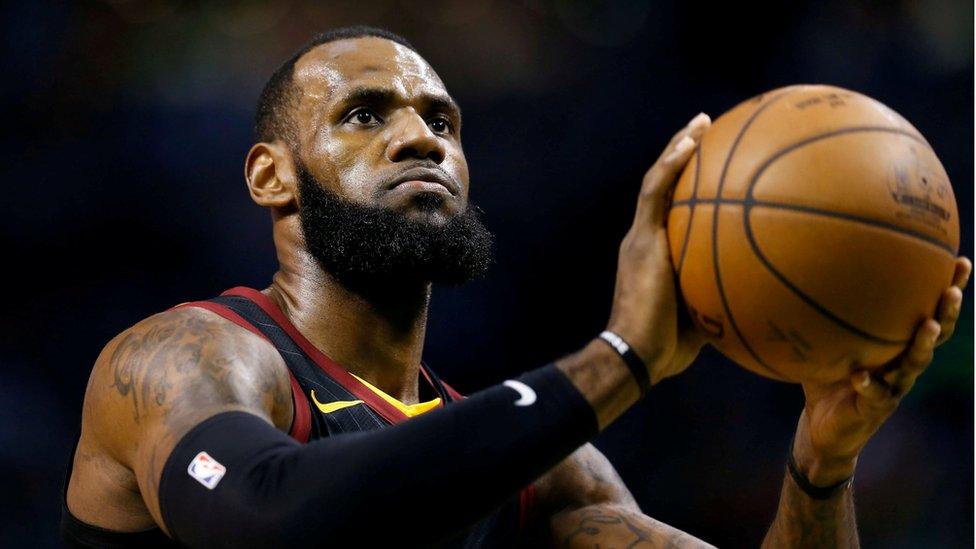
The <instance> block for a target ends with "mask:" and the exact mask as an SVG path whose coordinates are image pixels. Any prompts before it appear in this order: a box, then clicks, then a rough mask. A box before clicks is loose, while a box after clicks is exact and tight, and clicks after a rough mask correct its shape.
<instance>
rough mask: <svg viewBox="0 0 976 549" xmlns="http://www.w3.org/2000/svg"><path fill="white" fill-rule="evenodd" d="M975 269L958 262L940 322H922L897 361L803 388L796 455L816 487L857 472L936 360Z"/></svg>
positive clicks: (963, 260)
mask: <svg viewBox="0 0 976 549" xmlns="http://www.w3.org/2000/svg"><path fill="white" fill-rule="evenodd" d="M972 268H973V265H972V263H971V262H970V261H969V259H967V258H965V257H960V258H958V259H957V260H956V270H955V273H954V275H953V280H952V285H951V286H950V287H949V288H948V289H947V290H946V291H945V292H944V293H943V294H942V299H941V300H940V303H939V308H938V313H937V316H938V321H936V320H934V319H931V318H930V319H926V320H925V321H924V322H922V324H921V325H920V326H919V328H918V330H917V331H916V332H915V337H914V339H913V341H912V344H911V346H910V347H909V348H908V349H906V350H905V352H904V353H902V354H901V355H899V356H898V357H896V358H895V359H894V360H892V361H891V362H889V363H888V364H886V365H884V366H882V367H881V368H873V369H871V370H866V369H859V370H857V371H855V372H854V373H853V374H851V376H850V378H849V379H844V380H841V381H838V382H835V383H804V384H803V392H804V394H805V395H806V405H805V407H804V409H803V414H802V415H801V416H800V422H799V425H798V426H797V430H796V438H795V442H794V449H793V455H794V457H795V459H796V462H797V465H798V467H799V469H800V472H802V473H804V474H805V475H806V477H807V479H808V480H810V482H812V483H813V484H814V485H816V486H829V485H831V484H835V483H837V482H840V481H842V480H844V479H845V478H847V477H849V476H851V475H853V474H854V466H855V464H856V463H857V456H858V454H859V453H860V452H861V449H862V448H864V445H865V444H867V442H868V440H869V439H870V438H871V436H872V435H874V433H875V431H877V430H878V428H879V427H881V424H883V423H884V422H885V420H887V419H888V417H889V416H891V414H892V412H894V411H895V408H896V407H897V406H898V403H899V402H900V401H901V398H902V397H903V396H905V394H906V393H907V392H908V391H909V390H910V389H911V388H912V385H914V383H915V379H916V378H918V376H919V375H920V374H921V373H922V372H924V371H925V368H926V367H928V365H929V363H930V362H932V352H933V350H934V349H935V347H936V346H937V345H941V344H942V343H944V342H945V341H946V340H948V339H949V337H950V336H952V332H953V330H955V327H956V320H957V319H958V318H959V311H960V309H961V307H962V290H963V289H965V287H966V284H967V282H968V281H969V275H970V273H971V272H972Z"/></svg>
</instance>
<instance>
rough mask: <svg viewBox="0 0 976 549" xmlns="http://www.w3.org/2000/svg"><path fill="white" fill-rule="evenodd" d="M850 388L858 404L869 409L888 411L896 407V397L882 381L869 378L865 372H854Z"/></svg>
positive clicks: (868, 373) (869, 375) (869, 374)
mask: <svg viewBox="0 0 976 549" xmlns="http://www.w3.org/2000/svg"><path fill="white" fill-rule="evenodd" d="M851 387H853V388H854V392H856V393H857V394H858V395H859V398H858V404H859V405H865V406H867V407H869V408H873V409H880V410H889V409H891V408H893V407H895V406H897V405H898V397H896V396H894V395H893V394H892V390H891V387H890V386H889V385H888V384H887V383H885V381H884V380H883V379H880V378H875V377H873V376H871V373H870V372H868V371H867V370H860V371H857V372H854V374H853V375H852V376H851Z"/></svg>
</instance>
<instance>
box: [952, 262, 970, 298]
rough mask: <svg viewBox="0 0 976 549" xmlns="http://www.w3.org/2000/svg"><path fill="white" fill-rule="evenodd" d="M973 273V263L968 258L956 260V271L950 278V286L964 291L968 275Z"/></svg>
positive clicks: (967, 282)
mask: <svg viewBox="0 0 976 549" xmlns="http://www.w3.org/2000/svg"><path fill="white" fill-rule="evenodd" d="M972 272H973V262H972V261H970V260H969V258H968V257H957V258H956V271H955V273H953V276H952V285H953V286H957V287H958V288H959V289H960V290H965V289H966V286H967V285H968V284H969V275H970V274H972Z"/></svg>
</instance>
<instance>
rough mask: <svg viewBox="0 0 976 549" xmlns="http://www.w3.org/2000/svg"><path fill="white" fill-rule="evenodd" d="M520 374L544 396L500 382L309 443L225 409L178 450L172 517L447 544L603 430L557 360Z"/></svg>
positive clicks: (220, 541) (179, 525)
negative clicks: (401, 417) (408, 415)
mask: <svg viewBox="0 0 976 549" xmlns="http://www.w3.org/2000/svg"><path fill="white" fill-rule="evenodd" d="M519 381H520V382H521V383H524V384H525V385H527V386H528V387H529V388H531V391H534V392H535V399H534V402H531V403H529V404H526V403H528V402H529V401H532V400H533V399H532V398H531V394H530V393H531V391H526V390H525V389H524V388H522V390H521V391H519V390H515V389H513V388H512V387H510V386H507V385H505V384H502V385H497V386H494V387H491V388H489V389H486V390H484V391H481V392H479V393H476V394H474V395H472V396H471V397H470V398H468V399H465V400H464V401H461V402H457V403H454V404H451V405H450V406H446V407H445V408H443V409H440V410H437V411H434V412H430V413H427V414H424V415H423V416H421V417H418V418H415V419H412V420H410V421H406V422H404V423H401V424H398V425H396V426H392V427H389V428H385V429H379V430H376V431H369V432H363V433H350V434H343V435H339V436H335V437H329V438H326V439H322V440H317V441H314V442H311V443H309V444H306V445H301V444H299V443H297V442H295V441H294V440H293V439H291V438H290V437H288V436H287V435H285V434H284V433H282V432H281V431H278V430H277V429H275V428H274V427H273V426H271V425H270V424H268V423H267V422H266V421H264V420H262V419H260V418H258V417H257V416H254V415H251V414H248V413H244V412H225V413H222V414H218V415H216V416H214V417H212V418H210V419H208V420H206V421H204V422H202V423H200V424H199V425H197V426H196V427H194V428H193V429H192V430H191V431H190V432H189V433H187V434H186V436H184V437H183V438H182V439H181V440H180V442H179V443H178V444H177V445H176V447H175V448H174V449H173V452H172V453H171V454H170V456H169V458H168V459H167V461H166V465H165V467H164V469H163V473H162V480H161V481H160V488H159V504H160V509H161V512H162V517H163V521H164V523H165V525H166V526H167V529H168V530H169V532H170V533H171V535H173V537H174V538H176V540H177V541H180V542H182V543H185V544H188V545H192V546H269V545H272V544H282V543H289V542H305V543H312V544H314V545H329V546H337V547H338V546H344V545H346V544H349V545H351V544H353V543H355V544H357V545H362V544H367V545H370V546H373V545H379V546H386V545H390V546H428V545H432V544H436V543H437V542H438V541H442V540H445V539H448V538H450V537H451V536H452V535H454V534H456V533H458V532H459V531H461V530H463V529H464V528H466V527H468V526H470V525H472V524H474V523H475V522H477V521H478V520H479V519H480V518H481V517H483V516H485V515H487V514H489V513H490V512H491V511H493V510H494V509H495V508H496V507H498V506H499V505H501V504H502V503H503V502H504V501H505V500H506V499H508V498H509V497H511V496H513V495H514V494H516V493H517V492H518V491H519V489H521V488H522V487H524V486H525V485H527V484H529V483H530V482H532V481H533V480H535V479H536V478H537V477H538V476H540V475H541V474H542V473H544V472H545V471H547V470H548V469H549V468H551V467H552V466H554V465H555V464H556V463H558V462H559V461H560V460H562V459H563V458H565V457H566V456H568V455H569V454H570V453H572V452H573V451H574V450H575V449H576V448H578V447H579V446H580V445H582V444H583V443H585V442H586V441H587V440H589V439H590V438H592V437H593V436H594V435H595V434H596V433H597V421H596V415H595V414H594V412H593V409H592V408H591V407H590V406H589V404H588V403H587V402H586V400H585V399H584V398H583V396H582V395H581V394H580V393H579V391H577V390H576V388H575V386H573V384H572V382H570V381H569V379H568V378H567V377H566V376H565V375H563V373H562V372H561V371H559V370H558V369H557V368H556V367H555V366H554V365H549V366H546V367H543V368H540V369H538V370H535V371H533V372H530V373H528V374H525V375H523V376H522V377H520V378H519ZM507 383H508V382H507ZM516 385H517V384H516ZM523 393H525V394H523ZM201 452H206V454H207V455H208V456H209V457H210V458H212V459H213V460H216V462H218V463H219V465H214V464H213V462H211V461H208V460H207V458H199V457H198V456H199V455H200V453H201ZM201 459H203V461H204V462H205V463H202V464H201V462H200V460H201ZM221 466H222V468H223V470H224V472H223V476H222V477H220V476H219V474H220V472H221ZM191 469H192V473H193V474H191ZM210 473H215V474H214V475H211V474H210ZM194 474H195V475H196V477H195V476H194ZM208 475H209V476H208ZM201 478H202V479H203V480H200V479H201ZM214 479H217V480H218V481H217V482H216V485H213V481H214ZM207 484H211V485H213V486H212V487H208V486H207Z"/></svg>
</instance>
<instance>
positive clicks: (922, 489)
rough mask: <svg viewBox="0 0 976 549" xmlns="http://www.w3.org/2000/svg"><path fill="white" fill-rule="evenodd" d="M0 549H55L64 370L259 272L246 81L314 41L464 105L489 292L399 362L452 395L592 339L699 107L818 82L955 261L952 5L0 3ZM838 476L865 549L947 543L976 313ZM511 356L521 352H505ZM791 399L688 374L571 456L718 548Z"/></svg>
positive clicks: (702, 368)
mask: <svg viewBox="0 0 976 549" xmlns="http://www.w3.org/2000/svg"><path fill="white" fill-rule="evenodd" d="M0 9H2V11H3V15H4V16H3V20H2V25H3V29H2V30H3V32H2V40H3V44H4V49H5V51H4V55H3V56H2V58H3V62H4V63H5V65H6V67H5V69H6V70H5V71H4V75H5V78H4V83H3V85H2V87H0V90H2V92H0V93H2V97H3V101H2V107H0V108H2V120H3V121H4V123H3V126H4V130H5V131H4V132H2V137H0V139H2V140H3V146H2V153H0V154H3V156H4V157H5V160H4V161H3V162H2V163H0V173H2V179H3V182H4V183H3V186H4V193H3V196H4V198H3V200H0V243H2V245H3V247H2V250H3V252H2V254H3V256H4V257H6V258H7V259H6V261H5V262H4V263H5V264H6V265H7V267H6V268H5V269H4V270H3V274H2V276H3V277H4V282H5V284H4V287H5V288H6V291H5V305H4V307H3V309H2V310H3V314H2V315H0V407H2V410H3V421H2V422H0V465H2V467H0V486H3V487H4V489H3V491H2V493H3V495H2V496H0V545H4V546H6V545H24V544H28V545H32V546H51V545H57V540H58V538H57V528H56V520H57V514H58V509H59V497H60V492H59V491H60V489H61V482H62V476H63V469H64V465H65V463H66V460H67V459H68V455H69V451H70V447H71V445H72V443H73V441H74V437H75V436H76V435H77V431H78V428H79V421H80V411H81V402H82V397H83V394H84V390H85V385H86V382H87V377H88V372H89V370H90V368H91V365H92V363H93V361H94V360H95V358H96V356H97V355H98V352H99V350H100V349H101V347H102V346H103V345H104V344H105V343H106V342H107V341H108V340H109V339H110V338H111V337H112V336H113V335H114V334H116V333H118V332H119V331H121V330H123V329H124V328H126V327H127V326H129V325H131V324H133V323H134V322H136V321H138V320H139V319H141V318H144V317H146V316H149V315H151V314H153V313H155V312H159V311H161V310H164V309H166V308H168V307H170V306H172V305H174V304H176V303H179V302H183V301H188V300H191V299H203V298H207V297H209V296H212V295H215V294H217V293H219V292H220V291H222V290H224V289H226V288H229V287H231V286H236V285H249V286H252V287H256V288H263V287H264V286H266V285H267V284H268V282H269V279H270V275H271V273H272V272H273V271H274V269H275V266H276V263H275V258H274V255H273V247H272V243H271V238H270V219H269V216H268V214H267V212H265V211H262V210H261V209H260V208H258V207H257V206H255V205H254V204H253V203H251V201H250V200H249V198H248V196H247V193H246V191H245V188H244V185H243V177H242V166H243V158H244V155H245V153H246V151H247V149H248V148H249V146H250V144H251V142H252V141H251V139H252V133H251V132H252V120H253V110H254V105H255V103H256V100H257V96H258V93H259V92H260V89H261V87H262V86H263V84H264V82H265V80H266V79H267V78H268V76H269V75H270V74H271V72H272V71H273V70H274V69H275V67H276V66H277V65H278V64H279V63H280V62H282V61H283V60H284V59H285V58H286V57H287V56H288V55H290V53H291V52H292V51H293V50H294V49H296V48H297V47H298V46H299V45H300V44H302V43H303V42H304V41H305V40H306V39H308V38H309V37H310V36H311V35H312V34H314V33H316V32H319V31H321V30H324V29H327V28H331V27H335V26H341V25H348V24H357V23H365V24H371V25H376V26H382V27H386V28H389V29H390V30H393V31H394V32H397V33H400V34H402V35H404V36H405V37H407V38H408V39H409V40H410V41H412V42H413V43H414V44H415V45H416V46H417V48H418V50H419V51H420V52H421V54H422V55H424V56H425V57H426V58H427V59H428V60H429V61H430V63H431V64H432V65H433V67H434V68H435V69H436V70H437V71H438V73H439V74H440V75H441V77H442V78H443V80H444V81H445V83H446V84H447V87H448V89H449V90H450V91H451V93H452V94H453V95H454V96H455V97H456V98H457V99H458V101H459V102H460V104H461V106H462V108H463V109H464V119H465V123H464V130H463V141H464V144H465V151H466V153H467V156H468V160H469V163H470V166H471V172H472V196H473V199H474V201H475V202H476V203H477V204H479V205H480V207H481V208H482V209H483V210H484V212H485V213H484V220H485V222H486V224H487V225H488V226H489V228H491V229H492V230H493V231H494V233H495V234H496V237H497V245H496V253H497V257H496V261H495V264H494V265H493V267H492V269H491V270H490V271H489V274H488V276H487V277H486V278H485V279H483V280H479V281H476V282H473V283H471V284H468V285H466V286H463V287H459V288H437V289H435V295H434V300H433V304H432V311H431V318H430V326H429V332H428V338H427V350H426V360H427V362H428V363H429V364H430V365H431V366H432V367H433V368H434V369H435V370H436V371H437V372H438V373H440V375H441V376H442V377H444V378H445V379H447V380H448V381H450V382H451V383H452V384H453V385H454V386H456V387H458V388H459V389H461V390H462V391H465V392H472V391H475V390H477V389H478V388H480V387H484V386H486V385H488V384H490V383H494V382H498V381H500V380H502V379H505V378H506V377H509V376H511V375H513V374H514V373H517V372H520V371H524V370H527V369H529V368H532V367H535V366H538V365H541V364H543V363H545V362H547V361H550V360H552V359H554V358H556V357H558V356H560V355H561V354H564V353H567V352H570V351H572V350H574V349H576V348H578V347H580V346H582V345H583V344H584V343H585V342H586V341H587V340H588V339H590V338H591V337H593V336H594V335H595V334H596V333H598V332H599V330H601V329H602V328H603V327H604V325H605V322H606V319H607V314H608V312H609V311H608V309H609V304H610V298H611V292H612V288H613V277H614V271H615V267H616V252H617V246H618V243H619V240H620V238H621V237H622V236H623V234H624V232H625V231H626V227H627V225H628V224H629V222H630V219H629V218H630V217H631V215H632V212H633V205H634V199H635V197H636V192H637V189H638V184H639V181H640V177H641V175H642V173H643V171H644V170H645V169H646V168H647V167H648V166H649V165H650V163H651V162H652V161H653V159H654V158H655V157H656V155H657V153H658V152H659V150H660V149H661V148H663V146H664V144H665V143H666V140H667V139H668V138H669V137H670V135H671V134H672V133H673V131H674V130H676V129H677V128H679V127H680V126H681V125H683V124H684V123H685V122H686V121H687V120H688V119H689V118H691V117H692V116H693V115H694V114H696V113H697V112H699V111H705V112H708V113H710V114H712V115H713V116H717V115H718V114H720V113H721V112H723V111H724V110H726V109H728V108H730V107H732V106H733V105H734V104H735V103H737V102H738V101H740V100H742V99H745V98H746V97H749V96H751V95H754V94H756V93H759V92H762V91H765V90H768V89H772V88H775V87H779V86H782V85H787V84H793V83H829V84H834V85H839V86H842V87H847V88H851V89H854V90H857V91H860V92H862V93H865V94H868V95H870V96H873V97H875V98H877V99H879V100H881V101H883V102H884V103H886V104H887V105H889V106H890V107H892V108H894V109H895V110H897V111H899V112H900V113H901V114H903V115H904V116H905V117H906V118H907V119H908V120H910V121H911V122H912V123H913V124H915V125H916V127H918V128H919V130H920V131H921V132H922V133H923V134H924V135H925V136H926V138H927V139H928V140H929V142H930V143H931V144H932V146H933V148H934V149H935V151H936V152H937V153H938V154H939V156H940V158H941V159H942V161H943V163H944V165H945V167H946V169H947V171H948V173H949V176H950V178H951V179H952V182H953V186H954V189H955V193H956V198H957V201H958V203H959V207H960V214H961V224H962V228H963V241H962V250H961V253H964V254H966V255H969V256H970V257H972V253H973V239H972V235H973V206H972V205H973V3H972V2H968V1H965V0H958V1H957V0H933V1H926V2H921V1H908V0H903V1H898V2H860V1H858V2H846V1H841V0H834V1H826V2H773V1H768V2H755V3H745V4H744V3H735V2H725V3H717V5H715V6H708V7H706V4H702V3H697V2H681V1H678V0H670V1H667V0H661V1H650V0H644V1H641V0H608V1H605V2H587V1H583V0H523V1H510V2H508V1H506V2H502V1H481V2H470V1H467V0H453V1H447V2H430V3H428V2H421V3H418V2H408V1H405V0H404V1H376V2H374V1H365V0H334V1H333V0H330V1H328V2H319V1H313V0H302V1H299V0H292V1H282V0H277V1H271V0H268V1H257V0H252V1H239V2H210V3H198V2H180V1H176V0H144V1H140V0H128V1H126V0H105V1H94V0H90V1H80V2H73V3H66V2H49V1H41V0H37V1H29V2H27V1H24V2H12V3H6V4H5V5H4V7H3V8H0ZM966 300H967V301H966V303H965V307H964V313H963V320H962V321H961V325H960V326H959V328H958V331H957V336H956V338H955V339H954V340H953V341H951V342H950V343H949V344H947V345H945V346H944V347H943V348H941V349H940V350H939V351H938V353H937V355H936V360H935V363H934V364H933V365H932V367H931V371H929V372H927V373H926V374H925V375H924V376H923V377H922V378H921V380H920V381H919V383H918V386H917V387H916V389H915V390H914V391H913V392H912V393H911V394H910V395H909V396H908V397H907V398H906V399H905V401H904V402H903V405H902V409H901V410H899V412H898V413H897V414H896V415H895V416H894V418H893V419H892V420H891V421H890V422H889V423H888V424H887V425H886V426H885V427H884V428H883V429H882V431H881V432H880V433H879V434H878V435H877V437H876V438H875V439H874V440H873V441H872V443H871V444H870V446H869V447H868V448H867V450H866V452H865V454H864V455H863V457H862V460H861V463H860V464H859V466H858V472H857V478H856V482H855V486H856V497H857V501H858V513H859V516H860V528H861V533H862V537H863V539H864V541H865V543H866V544H867V545H870V546H876V547H920V546H938V547H956V546H958V547H964V546H965V547H971V546H972V541H973V491H972V487H973V305H972V301H973V300H972V290H968V291H967V292H966ZM530 340H531V345H530V344H529V341H530ZM801 405H802V395H801V394H800V390H799V388H798V387H796V386H791V385H785V384H780V383H775V382H772V381H767V380H764V379H761V378H759V377H757V376H756V375H754V374H750V373H748V372H746V371H744V370H742V369H740V368H738V367H736V366H735V365H734V364H732V363H731V362H729V361H728V360H726V359H725V358H724V357H722V356H721V355H719V354H718V353H716V352H715V351H713V350H707V351H706V352H705V353H703V355H702V356H701V358H700V359H699V360H698V363H697V364H696V365H694V366H693V367H692V368H691V369H690V370H689V371H688V372H687V373H685V374H683V375H681V376H680V377H678V378H676V379H673V380H669V381H666V382H665V383H663V384H662V385H660V386H659V387H658V388H655V389H654V390H653V391H652V393H651V394H650V396H649V397H648V398H647V399H646V400H645V401H644V402H642V403H640V404H639V405H638V406H637V407H636V408H635V409H634V410H632V411H631V412H629V413H628V415H627V416H626V417H625V418H623V419H622V420H621V421H619V422H618V423H617V424H615V425H613V426H612V427H611V428H610V429H609V430H607V431H606V432H604V433H603V434H601V435H600V437H599V438H598V439H597V441H596V444H597V446H598V447H599V448H600V449H602V450H603V451H604V453H605V454H607V455H608V456H609V458H610V459H611V461H613V463H614V464H615V465H616V467H617V469H618V470H619V472H620V473H621V475H622V476H623V478H624V480H625V481H626V482H627V483H628V485H629V486H630V488H631V490H632V491H633V493H634V494H635V496H636V498H637V500H638V502H639V503H640V504H641V506H642V508H643V509H644V511H645V512H647V513H648V514H650V515H652V516H654V517H655V518H658V519H659V520H662V521H665V522H668V523H671V524H672V525H674V526H676V527H678V528H682V529H685V530H687V531H689V532H691V533H693V534H695V535H697V536H699V537H701V538H703V539H705V540H707V541H710V542H712V543H715V544H717V545H718V546H720V547H751V546H756V545H757V544H758V542H759V540H761V539H762V535H763V533H764V529H765V527H766V526H767V525H768V524H769V522H770V520H771V519H772V514H773V511H774V509H775V504H776V499H777V497H778V491H779V486H780V482H781V479H782V475H783V471H784V467H785V459H786V452H787V448H788V445H789V440H790V436H791V434H792V431H793V427H794V425H795V421H796V419H797V417H798V416H799V412H800V406H801Z"/></svg>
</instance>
